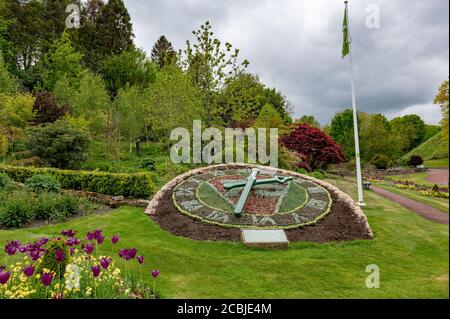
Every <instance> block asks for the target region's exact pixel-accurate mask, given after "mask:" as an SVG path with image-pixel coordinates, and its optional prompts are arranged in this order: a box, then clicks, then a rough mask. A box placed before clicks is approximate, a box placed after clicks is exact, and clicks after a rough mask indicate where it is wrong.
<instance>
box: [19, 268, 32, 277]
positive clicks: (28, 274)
mask: <svg viewBox="0 0 450 319" xmlns="http://www.w3.org/2000/svg"><path fill="white" fill-rule="evenodd" d="M34 269H35V268H34V266H27V267H24V268H23V269H22V271H23V273H24V274H25V276H27V277H31V276H33V274H34Z"/></svg>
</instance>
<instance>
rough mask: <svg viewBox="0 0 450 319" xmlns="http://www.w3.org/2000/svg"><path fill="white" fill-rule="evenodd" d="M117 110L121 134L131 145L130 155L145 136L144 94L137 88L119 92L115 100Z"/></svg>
mask: <svg viewBox="0 0 450 319" xmlns="http://www.w3.org/2000/svg"><path fill="white" fill-rule="evenodd" d="M114 106H115V109H116V110H117V112H118V116H119V121H120V132H121V136H123V137H124V138H125V139H126V140H128V141H129V143H130V153H131V152H132V150H133V143H135V142H136V141H138V139H139V138H140V137H142V136H144V135H145V121H144V118H145V115H146V113H145V102H144V99H143V96H142V92H141V91H140V90H139V89H138V88H137V87H130V86H126V87H125V88H122V89H120V90H119V92H118V94H117V96H116V98H115V100H114Z"/></svg>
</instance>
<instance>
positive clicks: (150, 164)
mask: <svg viewBox="0 0 450 319" xmlns="http://www.w3.org/2000/svg"><path fill="white" fill-rule="evenodd" d="M138 168H144V169H148V170H154V169H155V161H154V160H152V159H151V158H149V157H148V158H144V159H143V160H142V161H141V162H140V163H139V165H138Z"/></svg>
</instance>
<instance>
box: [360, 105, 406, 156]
mask: <svg viewBox="0 0 450 319" xmlns="http://www.w3.org/2000/svg"><path fill="white" fill-rule="evenodd" d="M359 118H360V122H361V126H360V147H361V158H362V160H363V161H365V162H367V163H370V161H371V160H372V158H373V157H374V156H375V155H377V154H378V155H385V156H387V157H388V158H390V159H393V158H397V157H398V156H399V155H400V147H399V143H398V142H397V136H396V135H395V134H392V132H391V127H390V124H389V121H388V119H387V118H386V116H384V115H383V114H369V113H360V114H359Z"/></svg>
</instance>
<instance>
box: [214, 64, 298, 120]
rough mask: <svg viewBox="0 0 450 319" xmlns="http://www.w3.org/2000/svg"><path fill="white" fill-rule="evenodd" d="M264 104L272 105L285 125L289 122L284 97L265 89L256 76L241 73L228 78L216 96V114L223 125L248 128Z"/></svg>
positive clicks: (274, 91) (272, 90)
mask: <svg viewBox="0 0 450 319" xmlns="http://www.w3.org/2000/svg"><path fill="white" fill-rule="evenodd" d="M266 104H270V105H272V107H273V108H274V109H275V110H276V111H277V113H278V114H279V115H280V116H281V117H282V119H283V122H284V123H285V124H288V123H290V122H291V119H290V115H289V110H288V103H287V101H286V99H285V98H284V96H282V95H281V93H279V92H277V91H276V90H275V89H269V88H267V87H265V86H264V85H263V84H262V83H261V82H260V81H259V78H258V76H256V75H253V74H251V73H246V72H241V73H239V74H237V75H236V76H234V77H232V78H230V79H229V80H228V81H227V83H226V85H225V88H224V90H223V91H222V92H221V93H220V94H219V95H218V106H219V112H218V114H219V116H220V118H222V119H223V121H224V124H227V125H230V126H233V127H248V126H251V124H252V123H253V121H254V120H255V119H256V118H257V117H258V115H259V112H260V111H261V109H262V108H263V106H264V105H266Z"/></svg>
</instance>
